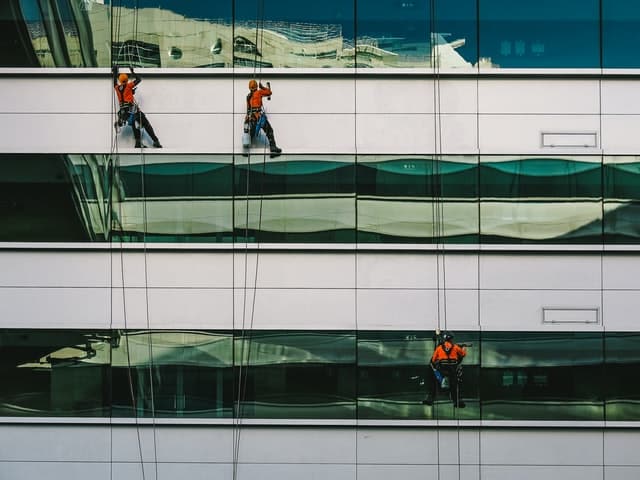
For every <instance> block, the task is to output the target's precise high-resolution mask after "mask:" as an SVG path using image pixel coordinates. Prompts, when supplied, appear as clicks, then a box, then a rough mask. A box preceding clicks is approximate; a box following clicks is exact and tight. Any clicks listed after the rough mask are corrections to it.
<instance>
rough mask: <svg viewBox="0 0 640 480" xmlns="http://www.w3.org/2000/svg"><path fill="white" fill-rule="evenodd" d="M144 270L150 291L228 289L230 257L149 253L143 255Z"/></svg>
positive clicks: (227, 255) (194, 253)
mask: <svg viewBox="0 0 640 480" xmlns="http://www.w3.org/2000/svg"><path fill="white" fill-rule="evenodd" d="M237 261H238V260H237V258H236V259H235V262H237ZM147 268H148V279H149V286H150V287H174V288H194V287H195V288H231V287H232V285H233V268H234V257H233V254H232V253H226V252H215V253H206V252H199V253H197V252H153V253H151V254H147ZM236 270H237V266H236Z"/></svg>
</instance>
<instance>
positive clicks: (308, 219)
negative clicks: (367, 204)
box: [234, 155, 356, 243]
mask: <svg viewBox="0 0 640 480" xmlns="http://www.w3.org/2000/svg"><path fill="white" fill-rule="evenodd" d="M249 161H250V159H249V158H248V157H242V159H240V160H238V159H236V162H237V163H236V166H235V192H236V193H235V202H234V208H235V235H236V236H235V238H236V241H248V242H256V241H257V242H278V243H279V242H282V243H287V242H289V243H298V242H300V243H310V242H315V243H353V242H354V240H355V223H356V218H355V216H356V212H355V169H354V158H353V157H352V156H349V155H341V156H337V157H334V156H321V155H314V156H292V155H289V156H282V157H279V158H278V159H267V158H261V160H260V161H258V162H256V161H255V159H254V160H253V161H252V162H251V163H249Z"/></svg>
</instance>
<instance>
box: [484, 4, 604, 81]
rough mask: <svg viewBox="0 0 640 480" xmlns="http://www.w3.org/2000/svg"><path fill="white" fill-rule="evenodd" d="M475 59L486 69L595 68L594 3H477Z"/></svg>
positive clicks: (597, 46)
mask: <svg viewBox="0 0 640 480" xmlns="http://www.w3.org/2000/svg"><path fill="white" fill-rule="evenodd" d="M479 7H480V27H479V29H480V57H481V58H482V62H481V64H482V66H486V67H491V68H500V67H502V68H599V67H600V1H599V0H563V1H562V2H558V1H557V0H537V1H535V2H531V1H527V0H516V1H514V0H482V1H480V2H479Z"/></svg>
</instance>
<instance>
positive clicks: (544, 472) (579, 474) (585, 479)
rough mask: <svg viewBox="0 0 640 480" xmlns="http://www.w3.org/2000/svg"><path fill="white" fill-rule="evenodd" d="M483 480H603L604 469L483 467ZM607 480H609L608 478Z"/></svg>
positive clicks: (577, 467) (579, 467)
mask: <svg viewBox="0 0 640 480" xmlns="http://www.w3.org/2000/svg"><path fill="white" fill-rule="evenodd" d="M482 478H485V479H486V478H490V479H491V480H513V479H516V478H517V479H518V480H540V479H542V478H544V479H545V480H603V477H602V467H599V466H598V467H584V466H577V465H573V466H557V465H553V466H535V465H526V466H522V465H520V466H512V465H496V466H492V465H483V466H482ZM605 480H609V477H606V479H605Z"/></svg>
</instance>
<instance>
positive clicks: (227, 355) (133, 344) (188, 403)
mask: <svg viewBox="0 0 640 480" xmlns="http://www.w3.org/2000/svg"><path fill="white" fill-rule="evenodd" d="M115 339H116V340H117V341H114V342H112V343H113V348H112V359H111V364H112V382H113V392H112V395H113V415H114V416H124V417H131V416H136V417H150V416H155V417H198V418H214V417H215V418H220V417H222V418H224V417H230V416H231V415H232V401H233V400H232V399H233V392H234V390H233V369H232V348H233V341H232V334H231V333H230V332H198V331H182V332H181V331H157V332H146V331H128V332H127V331H119V332H117V336H116V337H115Z"/></svg>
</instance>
